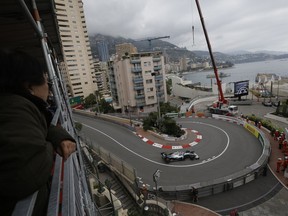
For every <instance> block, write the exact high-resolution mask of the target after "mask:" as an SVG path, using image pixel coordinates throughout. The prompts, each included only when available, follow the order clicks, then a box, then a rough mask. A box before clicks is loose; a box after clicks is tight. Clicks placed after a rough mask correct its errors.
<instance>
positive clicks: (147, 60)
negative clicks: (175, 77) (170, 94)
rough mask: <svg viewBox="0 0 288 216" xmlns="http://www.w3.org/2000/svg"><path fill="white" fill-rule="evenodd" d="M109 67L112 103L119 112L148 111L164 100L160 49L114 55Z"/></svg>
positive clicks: (165, 95)
mask: <svg viewBox="0 0 288 216" xmlns="http://www.w3.org/2000/svg"><path fill="white" fill-rule="evenodd" d="M112 70H113V76H110V82H111V83H112V85H111V87H112V88H114V90H113V89H111V90H112V96H113V100H114V101H113V102H114V103H116V104H117V106H118V107H120V108H121V110H122V112H127V111H128V110H129V112H132V113H134V114H137V113H139V112H145V113H149V112H153V111H157V107H158V101H159V102H167V92H166V82H165V68H164V57H163V55H162V52H145V53H130V54H129V55H124V56H122V58H121V59H120V60H119V58H115V59H114V62H113V68H112ZM111 77H112V78H111ZM115 94H116V95H115Z"/></svg>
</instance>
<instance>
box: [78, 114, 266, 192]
mask: <svg viewBox="0 0 288 216" xmlns="http://www.w3.org/2000/svg"><path fill="white" fill-rule="evenodd" d="M74 119H75V120H76V121H78V122H81V123H82V124H83V128H82V131H81V134H80V135H81V136H85V137H87V138H89V139H90V140H91V141H92V144H93V145H99V146H102V147H103V148H105V149H106V150H107V151H109V152H111V153H112V154H114V155H117V157H119V158H120V159H122V160H123V161H125V162H127V163H128V164H130V165H132V166H133V167H134V168H135V169H136V171H137V175H138V176H139V177H141V178H142V181H143V182H144V183H146V184H149V185H153V184H154V183H153V179H152V176H153V173H154V172H155V170H157V169H159V170H161V171H162V172H161V178H160V179H159V182H158V184H159V186H172V187H174V186H175V187H176V186H177V185H189V184H193V183H198V182H206V181H212V179H218V178H221V177H225V176H229V175H231V174H233V173H235V172H237V171H240V170H243V169H244V168H245V167H247V166H250V165H251V164H253V163H255V162H256V161H257V159H258V158H259V156H260V155H261V153H262V148H261V144H260V143H259V141H258V139H256V137H254V136H253V135H252V134H250V133H249V132H248V131H247V130H245V129H244V128H243V127H242V126H238V125H237V124H235V123H230V122H226V121H219V120H218V121H217V120H214V119H200V118H199V119H191V118H187V119H178V120H177V123H179V124H181V125H182V127H183V128H190V129H193V130H197V131H199V132H200V133H201V135H202V140H201V141H200V142H199V143H198V144H197V145H195V146H193V147H191V148H189V150H194V151H195V152H196V153H197V154H198V155H199V156H200V160H195V161H191V160H189V159H186V160H185V161H178V162H171V163H169V164H166V163H164V162H163V160H162V159H161V156H160V153H161V152H163V151H166V150H164V149H159V148H156V147H153V146H151V145H148V144H146V143H145V142H143V141H142V140H141V139H140V138H139V137H138V136H135V134H134V133H133V132H131V131H130V130H128V129H126V128H124V127H121V126H119V125H116V124H113V123H110V122H106V121H103V120H100V119H93V118H89V117H84V116H80V115H75V114H74ZM185 150H188V149H185ZM171 151H172V150H171ZM171 151H169V152H171ZM174 151H177V150H174ZM169 152H168V153H169Z"/></svg>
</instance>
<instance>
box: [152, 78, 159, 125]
mask: <svg viewBox="0 0 288 216" xmlns="http://www.w3.org/2000/svg"><path fill="white" fill-rule="evenodd" d="M151 75H152V76H153V77H154V83H155V91H156V98H157V111H158V120H157V123H158V126H159V129H160V120H161V110H160V100H159V98H158V90H157V86H156V75H157V74H156V72H153V73H151Z"/></svg>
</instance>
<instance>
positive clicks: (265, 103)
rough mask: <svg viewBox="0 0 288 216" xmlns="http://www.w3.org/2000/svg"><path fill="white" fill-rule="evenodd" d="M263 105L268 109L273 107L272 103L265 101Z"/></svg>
mask: <svg viewBox="0 0 288 216" xmlns="http://www.w3.org/2000/svg"><path fill="white" fill-rule="evenodd" d="M262 104H263V105H264V106H267V107H271V106H272V102H271V101H263V102H262Z"/></svg>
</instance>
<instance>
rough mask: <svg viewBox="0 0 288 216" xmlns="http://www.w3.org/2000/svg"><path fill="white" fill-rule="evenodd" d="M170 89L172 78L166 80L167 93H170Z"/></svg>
mask: <svg viewBox="0 0 288 216" xmlns="http://www.w3.org/2000/svg"><path fill="white" fill-rule="evenodd" d="M171 89H172V79H168V80H166V92H167V94H168V95H171Z"/></svg>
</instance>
